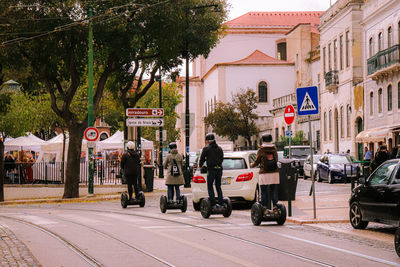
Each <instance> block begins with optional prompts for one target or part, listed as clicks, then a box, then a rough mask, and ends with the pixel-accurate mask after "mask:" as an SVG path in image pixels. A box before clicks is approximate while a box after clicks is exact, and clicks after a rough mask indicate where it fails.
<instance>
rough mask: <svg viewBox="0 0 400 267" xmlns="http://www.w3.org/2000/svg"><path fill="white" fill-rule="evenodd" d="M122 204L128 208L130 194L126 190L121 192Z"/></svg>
mask: <svg viewBox="0 0 400 267" xmlns="http://www.w3.org/2000/svg"><path fill="white" fill-rule="evenodd" d="M121 206H122V208H124V209H126V207H128V194H127V193H126V192H123V193H122V194H121Z"/></svg>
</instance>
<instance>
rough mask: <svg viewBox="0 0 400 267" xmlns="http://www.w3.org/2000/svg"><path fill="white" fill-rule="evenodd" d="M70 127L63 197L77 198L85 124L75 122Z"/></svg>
mask: <svg viewBox="0 0 400 267" xmlns="http://www.w3.org/2000/svg"><path fill="white" fill-rule="evenodd" d="M68 129H69V144H68V156H67V171H66V177H65V185H64V196H63V198H76V197H79V179H80V161H81V148H82V137H83V132H84V130H85V126H83V125H82V124H73V125H72V126H70V127H68Z"/></svg>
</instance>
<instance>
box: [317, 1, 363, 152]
mask: <svg viewBox="0 0 400 267" xmlns="http://www.w3.org/2000/svg"><path fill="white" fill-rule="evenodd" d="M363 4H364V1H363V0H338V1H336V3H335V4H334V5H332V6H331V7H330V8H329V9H328V10H327V11H326V12H325V13H324V14H323V15H322V16H321V25H320V28H319V30H320V51H321V73H323V74H324V75H322V76H323V81H322V82H321V87H320V114H321V129H322V136H321V140H322V142H321V146H322V147H321V149H322V152H326V151H327V150H328V149H329V150H330V151H331V152H345V151H347V150H350V151H351V153H352V154H353V155H358V154H359V153H362V146H358V145H357V144H356V142H355V137H356V135H357V134H358V133H359V132H361V131H362V130H363V101H362V99H363V86H362V80H363V72H362V55H361V51H362V30H361V25H360V23H361V21H362V15H363V12H362V6H363ZM360 150H361V151H360Z"/></svg>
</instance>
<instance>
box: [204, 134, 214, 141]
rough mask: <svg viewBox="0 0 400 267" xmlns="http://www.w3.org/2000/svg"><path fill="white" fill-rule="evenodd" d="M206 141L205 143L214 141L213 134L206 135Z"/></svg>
mask: <svg viewBox="0 0 400 267" xmlns="http://www.w3.org/2000/svg"><path fill="white" fill-rule="evenodd" d="M206 140H207V141H214V140H215V135H214V134H213V133H208V134H207V135H206Z"/></svg>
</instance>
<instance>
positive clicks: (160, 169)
mask: <svg viewBox="0 0 400 267" xmlns="http://www.w3.org/2000/svg"><path fill="white" fill-rule="evenodd" d="M159 72H160V75H157V76H156V79H157V80H158V95H159V102H160V103H159V104H160V109H161V108H162V81H161V68H160V70H159ZM159 137H160V162H159V163H158V166H159V174H158V178H164V166H163V127H162V126H161V127H160V128H159Z"/></svg>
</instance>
